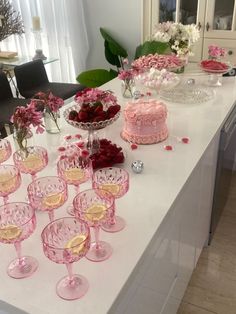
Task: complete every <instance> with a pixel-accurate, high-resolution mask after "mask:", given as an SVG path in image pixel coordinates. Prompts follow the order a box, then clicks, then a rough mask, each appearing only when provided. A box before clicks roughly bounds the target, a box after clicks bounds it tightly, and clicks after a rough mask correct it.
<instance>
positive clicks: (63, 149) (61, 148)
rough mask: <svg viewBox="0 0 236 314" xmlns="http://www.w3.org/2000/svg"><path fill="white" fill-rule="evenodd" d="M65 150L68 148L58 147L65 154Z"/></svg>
mask: <svg viewBox="0 0 236 314" xmlns="http://www.w3.org/2000/svg"><path fill="white" fill-rule="evenodd" d="M65 150H66V148H65V147H63V146H60V147H58V151H59V152H60V153H62V152H64V151H65Z"/></svg>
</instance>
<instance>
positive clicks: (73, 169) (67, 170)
mask: <svg viewBox="0 0 236 314" xmlns="http://www.w3.org/2000/svg"><path fill="white" fill-rule="evenodd" d="M57 173H58V175H59V177H61V178H63V179H64V180H65V181H66V182H67V184H72V185H74V186H75V194H78V193H79V186H80V184H81V183H84V182H86V181H88V180H89V179H90V178H91V177H92V173H93V168H92V162H91V160H90V159H89V158H83V157H80V156H78V155H74V156H69V157H66V158H63V159H60V160H59V161H58V163H57ZM67 212H68V214H69V215H71V216H74V208H73V205H72V204H71V205H70V206H69V207H68V209H67Z"/></svg>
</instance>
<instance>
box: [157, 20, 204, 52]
mask: <svg viewBox="0 0 236 314" xmlns="http://www.w3.org/2000/svg"><path fill="white" fill-rule="evenodd" d="M199 38H200V32H199V30H198V28H197V26H196V25H195V24H191V25H183V24H181V23H173V22H164V23H159V24H158V25H157V26H156V27H155V32H154V34H153V35H152V40H156V41H160V42H168V43H169V45H170V49H171V50H172V51H173V52H174V53H175V54H177V56H189V55H193V52H192V47H193V45H194V43H195V42H197V41H198V39H199Z"/></svg>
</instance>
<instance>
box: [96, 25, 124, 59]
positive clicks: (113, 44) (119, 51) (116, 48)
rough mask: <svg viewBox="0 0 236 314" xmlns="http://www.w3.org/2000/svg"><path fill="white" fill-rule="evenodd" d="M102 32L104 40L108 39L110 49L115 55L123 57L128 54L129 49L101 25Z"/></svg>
mask: <svg viewBox="0 0 236 314" xmlns="http://www.w3.org/2000/svg"><path fill="white" fill-rule="evenodd" d="M100 33H101V35H102V37H103V38H104V40H105V41H107V43H108V47H109V50H110V52H111V53H112V54H113V55H115V56H120V57H123V58H126V57H127V56H128V54H127V51H126V50H125V49H124V48H123V47H122V46H121V45H120V44H119V43H118V42H117V41H115V40H114V39H113V38H112V37H111V36H110V35H109V34H108V33H107V32H106V31H105V29H104V28H102V27H100Z"/></svg>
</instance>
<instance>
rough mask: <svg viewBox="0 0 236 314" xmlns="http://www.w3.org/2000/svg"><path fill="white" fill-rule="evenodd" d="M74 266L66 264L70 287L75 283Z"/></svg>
mask: <svg viewBox="0 0 236 314" xmlns="http://www.w3.org/2000/svg"><path fill="white" fill-rule="evenodd" d="M72 265H73V263H67V264H66V268H67V271H68V278H69V285H71V284H72V283H73V281H74V276H73V272H72Z"/></svg>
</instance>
